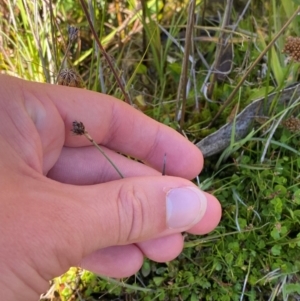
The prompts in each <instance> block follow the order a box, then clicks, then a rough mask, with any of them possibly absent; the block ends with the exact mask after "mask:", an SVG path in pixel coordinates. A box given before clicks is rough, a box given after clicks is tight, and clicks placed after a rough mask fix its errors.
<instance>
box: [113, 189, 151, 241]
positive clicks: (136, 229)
mask: <svg viewBox="0 0 300 301" xmlns="http://www.w3.org/2000/svg"><path fill="white" fill-rule="evenodd" d="M147 203H148V198H147V195H146V194H145V192H143V191H142V190H141V189H139V188H137V187H136V186H134V185H133V184H128V183H127V184H124V185H123V186H122V187H121V188H120V190H119V194H118V201H117V204H118V205H117V206H118V214H119V221H120V223H119V227H120V229H119V233H120V236H119V241H120V242H134V241H136V240H138V239H139V238H140V237H141V235H142V234H143V232H144V227H145V224H146V221H145V216H146V215H145V207H146V206H147Z"/></svg>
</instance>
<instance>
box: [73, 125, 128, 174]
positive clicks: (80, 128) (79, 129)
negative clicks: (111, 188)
mask: <svg viewBox="0 0 300 301" xmlns="http://www.w3.org/2000/svg"><path fill="white" fill-rule="evenodd" d="M71 131H72V132H73V133H74V134H75V135H78V136H82V135H83V136H85V137H86V138H87V139H88V140H89V141H90V142H91V143H92V144H93V145H94V146H95V147H96V148H97V149H98V150H99V152H100V153H101V154H102V155H103V156H104V157H105V158H106V159H107V161H108V162H109V163H110V164H111V165H112V166H113V168H114V169H115V170H116V171H117V173H118V174H119V176H120V177H121V178H122V179H123V178H124V176H123V174H122V173H121V172H120V170H119V169H118V167H117V166H116V165H115V164H114V162H113V161H112V160H111V159H110V158H109V157H108V156H107V155H106V153H105V152H104V150H103V149H102V148H101V147H100V146H99V145H98V144H97V143H96V142H95V140H94V139H93V138H92V137H91V136H90V134H89V133H88V131H87V130H86V129H85V126H84V124H83V123H82V122H80V121H79V122H78V121H73V128H72V130H71Z"/></svg>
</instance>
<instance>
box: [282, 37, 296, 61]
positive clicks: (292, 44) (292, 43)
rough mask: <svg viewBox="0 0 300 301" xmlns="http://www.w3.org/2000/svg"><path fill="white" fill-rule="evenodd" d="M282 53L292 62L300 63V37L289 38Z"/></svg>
mask: <svg viewBox="0 0 300 301" xmlns="http://www.w3.org/2000/svg"><path fill="white" fill-rule="evenodd" d="M282 52H283V53H286V54H288V55H289V56H290V58H291V59H292V60H294V61H296V62H300V37H288V38H287V39H286V42H285V45H284V48H283V50H282Z"/></svg>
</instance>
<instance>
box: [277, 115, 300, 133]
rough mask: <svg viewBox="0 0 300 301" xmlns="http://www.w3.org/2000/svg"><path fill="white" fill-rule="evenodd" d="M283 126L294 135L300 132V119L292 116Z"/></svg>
mask: <svg viewBox="0 0 300 301" xmlns="http://www.w3.org/2000/svg"><path fill="white" fill-rule="evenodd" d="M281 124H282V125H283V126H284V127H286V128H287V129H288V130H290V131H291V132H293V133H296V132H299V131H300V119H299V118H296V117H293V116H291V117H290V118H288V119H286V120H284V121H283V122H282V123H281Z"/></svg>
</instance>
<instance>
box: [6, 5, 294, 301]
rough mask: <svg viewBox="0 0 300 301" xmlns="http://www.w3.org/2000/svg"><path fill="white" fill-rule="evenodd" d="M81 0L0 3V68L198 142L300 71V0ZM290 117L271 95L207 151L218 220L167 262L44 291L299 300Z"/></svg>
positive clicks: (83, 296) (57, 296) (78, 277)
mask: <svg viewBox="0 0 300 301" xmlns="http://www.w3.org/2000/svg"><path fill="white" fill-rule="evenodd" d="M83 2H84V1H71V0H65V1H60V0H57V1H54V0H48V1H39V0H31V1H25V0H24V1H22V0H0V70H1V73H6V74H10V75H13V76H18V77H22V78H24V79H28V80H33V81H39V82H48V83H52V84H56V83H59V84H65V85H71V86H79V87H80V88H83V87H84V88H86V89H90V90H94V91H99V92H103V93H107V94H111V95H114V96H116V97H118V98H120V99H123V100H126V101H128V102H129V103H130V104H131V105H132V106H135V107H136V108H137V109H138V110H141V111H143V112H144V113H145V114H147V115H149V116H151V117H152V118H154V119H156V120H158V121H160V122H163V123H165V124H167V125H169V126H171V127H173V128H175V129H176V130H178V131H180V132H181V133H182V134H183V135H185V136H186V137H187V138H188V139H190V140H191V141H193V142H198V141H199V140H201V139H202V138H204V137H206V136H207V135H209V134H211V133H213V132H215V131H216V130H217V129H218V128H220V127H221V126H222V125H224V124H226V123H227V122H232V121H233V120H234V118H235V116H236V114H237V112H238V111H240V110H241V108H243V107H245V106H247V105H248V104H249V103H251V102H252V101H253V100H255V99H257V98H259V97H267V95H268V94H269V93H270V92H271V91H275V92H276V91H279V90H280V89H284V88H286V87H287V86H289V85H291V84H294V83H296V82H297V81H298V80H299V63H298V62H297V51H298V50H300V46H299V45H300V44H297V43H300V42H299V41H298V40H297V39H296V40H295V41H294V42H295V49H296V50H295V51H296V52H294V53H292V55H291V53H289V54H290V58H289V56H288V55H286V54H284V53H282V51H283V50H284V47H285V46H284V45H285V42H286V40H287V37H288V36H293V37H297V36H300V32H299V31H300V17H299V16H298V13H299V11H300V9H299V6H298V5H300V1H299V0H285V1H276V0H268V1H263V0H235V1H233V0H214V1H208V0H197V1H196V0H195V1H194V0H191V1H186V0H174V1H172V0H149V1H146V0H140V1H138V0H127V1H126V0H115V1H112V0H88V1H87V3H86V6H87V10H88V16H87V15H86V14H85V13H84V10H83V8H82V5H81V3H83ZM84 3H85V2H84ZM88 20H89V21H90V22H91V24H93V27H94V30H95V33H96V36H97V37H98V38H99V41H100V43H101V45H99V43H98V44H97V41H96V40H97V39H96V37H95V35H93V33H92V30H91V29H92V28H91V25H90V24H89V23H88ZM286 22H289V24H288V25H287V26H285V25H284V24H286ZM70 26H72V27H70ZM74 27H76V28H78V29H79V33H78V34H77V33H76V30H75V29H74ZM72 34H73V35H72ZM268 45H269V46H268ZM99 46H100V47H99ZM298 46H299V48H297V47H298ZM101 48H103V49H101ZM103 50H105V53H104V51H103ZM104 54H106V56H105V55H104ZM291 58H292V59H291ZM109 65H112V66H113V68H114V70H115V73H116V75H117V78H115V77H114V74H113V72H112V70H111V68H110V66H109ZM120 85H121V86H123V88H122V89H123V92H122V89H121V88H120ZM124 91H125V94H124ZM278 97H280V94H278ZM228 99H229V100H230V101H228ZM221 111H222V112H221ZM218 112H219V113H220V115H219V116H218V118H214V117H215V116H216V115H217V113H218ZM253 114H255V112H254V113H253ZM298 115H299V108H298V102H297V100H296V101H295V102H294V104H293V105H291V104H288V105H286V104H280V105H279V104H278V103H277V102H276V100H275V101H274V102H273V103H272V105H271V106H270V108H268V116H267V117H266V116H264V118H256V121H255V122H254V124H253V129H254V131H253V132H252V133H251V135H248V136H247V137H246V138H245V139H244V140H243V143H240V144H239V145H235V147H232V148H229V149H227V150H226V156H224V152H223V154H221V155H220V154H219V155H215V156H213V157H211V158H207V159H206V163H205V167H204V171H203V172H202V173H201V175H200V176H199V177H198V179H196V180H197V181H198V184H199V185H200V186H201V188H202V189H204V190H207V191H210V192H211V193H213V194H214V195H215V196H216V197H217V198H218V199H219V200H220V201H221V203H222V206H223V218H222V221H221V223H220V225H219V226H218V227H217V229H216V230H215V231H214V232H213V233H210V234H209V235H206V236H202V237H197V236H192V235H186V237H185V239H186V243H185V249H184V252H183V253H182V254H181V255H180V256H179V257H178V258H177V259H176V260H174V261H172V262H168V263H165V264H157V263H154V262H150V261H149V260H145V263H144V265H143V268H142V269H141V271H140V272H139V273H137V274H136V275H135V276H134V277H130V278H128V279H122V280H120V281H119V280H118V281H117V280H114V279H107V278H105V277H100V276H97V275H94V274H92V273H89V272H87V271H83V270H80V269H78V268H72V269H71V270H70V271H68V272H67V273H66V274H65V275H62V276H61V277H59V278H57V279H54V280H53V281H52V282H51V284H50V289H49V291H48V292H47V293H46V294H45V295H44V296H43V297H42V299H43V300H145V301H148V300H191V301H196V300H220V301H229V300H249V301H250V300H300V274H299V269H300V187H299V183H300V177H299V169H300V157H299V154H300V153H299V151H298V149H299V129H300V122H299V119H298ZM257 117H260V116H257ZM280 118H282V119H283V120H285V122H281V123H279V122H277V121H278V120H279V119H280ZM214 119H215V120H214ZM212 120H213V121H214V122H213V124H212ZM289 120H293V126H292V127H291V126H288V125H289V124H290V123H289V122H288V121H289ZM270 133H271V134H272V136H271V137H270V136H268V135H270ZM233 136H234V135H233ZM268 139H272V143H267V141H268ZM99 155H100V154H99ZM186 155H187V156H188V154H186ZM262 158H263V160H262ZM182 159H183V160H184V158H182ZM216 162H217V163H216Z"/></svg>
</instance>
